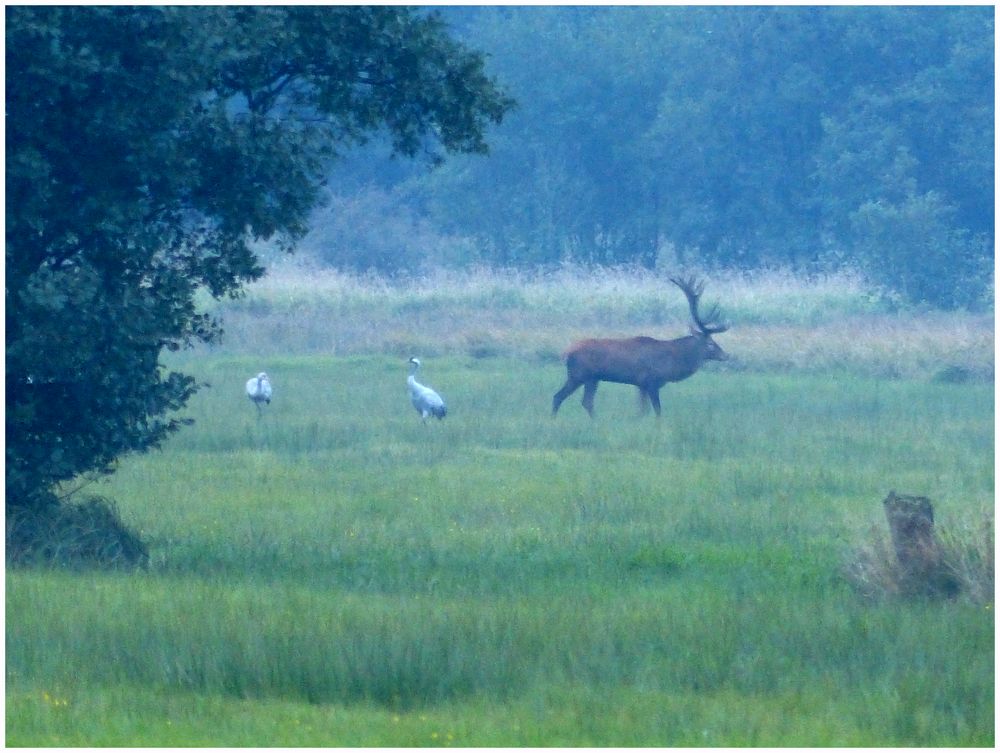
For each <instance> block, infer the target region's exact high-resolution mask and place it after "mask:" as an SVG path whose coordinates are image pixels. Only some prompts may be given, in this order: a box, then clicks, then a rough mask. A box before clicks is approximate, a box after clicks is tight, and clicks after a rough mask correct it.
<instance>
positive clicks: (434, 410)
mask: <svg viewBox="0 0 1000 753" xmlns="http://www.w3.org/2000/svg"><path fill="white" fill-rule="evenodd" d="M419 368H420V359H419V358H411V359H410V369H411V370H410V376H409V377H407V379H406V383H407V384H408V385H409V386H410V402H411V403H413V407H414V408H416V409H417V413H419V414H420V417H421V418H422V419H423V420H424V421H425V422H426V421H427V419H428V418H429V417H430V416H435V417H436V418H444V417H445V416H446V415H447V414H448V406H446V405H445V404H444V400H442V399H441V396H440V395H439V394H438V393H436V392H435V391H434V390H432V389H431V388H430V387H425V386H424V385H422V384H420V383H419V382H418V381H417V379H416V374H417V369H419Z"/></svg>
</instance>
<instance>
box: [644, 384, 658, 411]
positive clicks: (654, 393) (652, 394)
mask: <svg viewBox="0 0 1000 753" xmlns="http://www.w3.org/2000/svg"><path fill="white" fill-rule="evenodd" d="M646 394H647V395H649V402H650V403H651V404H652V406H653V412H654V413H656V417H657V418H659V417H660V391H659V390H658V389H656V388H652V387H651V388H650V389H649V390H647V391H646Z"/></svg>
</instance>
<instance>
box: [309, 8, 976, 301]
mask: <svg viewBox="0 0 1000 753" xmlns="http://www.w3.org/2000/svg"><path fill="white" fill-rule="evenodd" d="M447 18H448V19H449V20H450V21H452V22H453V23H454V24H455V26H456V28H457V29H458V30H459V33H460V34H461V35H462V38H464V39H465V40H467V41H468V42H469V43H471V44H475V45H476V46H477V47H480V48H482V49H485V50H488V51H489V52H490V55H491V58H490V64H491V69H492V70H493V71H495V72H496V73H497V75H498V76H500V77H502V79H503V80H504V81H505V82H506V83H507V84H508V85H509V87H510V90H511V92H512V93H513V94H514V95H515V96H516V97H517V98H518V101H519V102H520V104H521V106H520V107H519V108H518V110H517V111H516V112H515V113H513V114H512V115H511V117H510V118H508V119H507V120H506V121H505V123H504V124H503V126H502V127H501V128H499V129H498V130H497V132H496V136H495V139H494V142H493V147H494V148H493V158H492V159H490V160H483V161H479V162H473V161H470V160H465V159H457V160H454V161H450V162H449V164H447V165H446V166H445V167H444V168H443V169H442V170H439V171H436V172H434V173H432V174H419V175H417V174H410V175H406V174H403V175H400V171H399V170H398V169H397V168H395V167H391V168H382V167H374V166H371V165H367V166H366V165H352V166H351V169H350V170H349V171H348V170H345V171H344V172H338V173H337V175H338V177H340V176H343V177H345V178H346V179H347V180H348V182H347V183H345V184H343V186H342V188H343V189H344V190H341V191H339V193H338V199H339V201H340V203H339V204H338V210H339V211H341V212H344V211H346V212H347V213H348V214H350V207H349V206H345V204H349V203H350V202H352V201H356V202H360V203H363V204H364V205H365V206H366V207H369V208H371V209H373V208H374V205H377V204H378V203H379V200H380V197H381V202H382V203H383V204H384V205H385V206H386V207H388V208H391V211H392V215H393V216H394V217H399V216H400V214H401V212H405V211H409V212H411V213H413V216H414V218H415V222H416V220H417V219H419V220H424V221H426V222H428V223H430V225H431V226H432V227H435V228H437V229H438V232H439V235H440V236H441V237H440V238H439V239H438V241H439V242H437V243H428V246H429V248H428V249H426V250H422V249H420V248H413V241H412V237H411V238H410V239H408V241H407V242H406V243H402V244H397V247H401V248H404V249H410V250H411V251H412V257H407V256H406V255H397V256H396V257H390V258H386V257H385V256H384V255H381V256H379V255H376V257H375V258H374V259H371V260H369V259H366V258H365V256H364V255H360V254H355V255H354V256H351V257H348V259H347V261H349V262H353V263H354V264H355V265H356V266H359V267H363V266H364V265H365V263H366V262H367V261H372V262H374V264H373V266H382V267H383V268H387V269H388V270H390V271H391V269H392V265H396V266H398V267H401V268H404V269H405V268H407V266H409V267H411V268H412V267H414V266H417V265H419V264H420V263H421V260H422V259H423V258H429V259H430V260H431V261H432V262H433V261H437V258H436V257H435V255H436V254H440V251H439V249H440V248H442V247H443V245H446V244H448V243H451V244H452V246H453V247H454V253H455V254H458V256H459V258H464V253H465V252H464V249H469V248H471V249H476V250H477V252H478V254H479V255H480V256H479V258H478V259H477V261H480V262H487V263H495V264H513V265H534V264H556V263H559V262H561V261H564V260H574V261H580V262H595V263H600V264H620V263H625V264H641V265H644V266H649V267H651V266H654V265H656V264H658V263H659V264H666V265H668V266H669V265H675V264H685V263H694V264H700V265H705V266H726V267H742V268H754V267H760V266H765V265H785V266H792V267H797V268H804V269H807V270H809V269H811V270H815V269H818V268H825V267H829V266H853V267H856V268H858V269H859V270H861V271H862V272H864V273H865V274H866V275H867V276H868V277H869V278H870V279H871V280H872V281H873V282H875V283H879V284H881V285H883V286H885V287H886V288H888V289H889V290H892V291H895V292H897V293H898V294H899V295H900V296H901V297H902V298H903V299H904V300H907V301H911V302H928V303H931V304H933V305H938V306H945V307H951V306H961V305H969V304H970V303H971V302H974V301H975V300H976V298H977V297H979V296H982V295H984V294H989V292H990V291H991V287H990V285H989V282H990V279H991V270H992V262H991V259H992V250H993V249H992V242H993V232H994V216H993V206H994V193H993V180H994V171H993V166H994V154H993V143H994V138H993V134H994V124H993V121H994V81H993V70H994V67H993V46H994V40H993V11H992V9H991V8H986V7H978V8H977V7H933V8H932V7H921V8H894V7H846V8H835V7H826V8H804V7H649V6H645V7H613V8H599V7H554V8H538V7H530V8H511V7H500V8H496V7H494V8H473V9H469V8H455V9H449V10H448V12H447ZM352 175H360V176H361V177H360V178H358V179H357V181H356V182H350V178H351V176H352ZM335 190H336V188H335ZM336 225H337V223H336V217H334V216H331V215H324V214H322V213H321V214H320V216H319V217H318V219H317V222H316V245H321V244H322V243H323V241H322V239H323V237H324V235H323V233H324V232H325V231H329V232H330V233H334V231H336V229H337V227H336ZM380 229H381V227H380ZM373 230H374V226H373ZM358 234H359V226H358V224H357V223H355V224H354V227H353V228H352V234H351V236H350V237H351V241H352V244H353V247H354V248H357V247H359V246H362V245H363V244H360V243H359V238H358ZM459 240H460V241H461V243H459ZM440 241H444V242H445V243H444V244H442V243H441V242H440ZM311 242H312V238H310V239H307V243H311ZM380 243H381V244H386V243H387V241H386V240H385V239H384V238H382V240H381V241H380ZM329 248H330V249H331V254H337V253H339V252H340V251H341V249H340V247H339V246H338V244H336V243H333V244H330V245H329ZM334 261H336V257H334Z"/></svg>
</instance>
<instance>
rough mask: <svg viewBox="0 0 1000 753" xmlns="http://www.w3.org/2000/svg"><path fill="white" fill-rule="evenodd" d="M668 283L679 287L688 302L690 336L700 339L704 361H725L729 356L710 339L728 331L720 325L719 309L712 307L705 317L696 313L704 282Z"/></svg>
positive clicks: (673, 280) (678, 280) (674, 279)
mask: <svg viewBox="0 0 1000 753" xmlns="http://www.w3.org/2000/svg"><path fill="white" fill-rule="evenodd" d="M670 282H672V283H673V284H674V285H676V286H677V287H679V288H680V289H681V290H682V291H683V292H684V295H685V297H686V298H687V301H688V308H690V309H691V320H692V321H693V322H694V324H693V325H692V327H691V334H692V335H694V336H695V337H698V338H700V339H702V341H703V343H704V347H705V359H706V360H709V361H725V360H727V359H728V358H729V355H728V354H727V353H726V351H724V350H723V349H722V348H720V347H719V345H718V343H716V342H715V340H713V339H712V335H717V334H719V333H720V332H725V331H726V330H727V329H729V325H728V324H722V323H720V321H719V319H720V316H721V315H720V313H719V307H718V306H717V305H716V306H712V308H711V309H709V311H708V313H707V314H706V315H705V316H701V315H700V314H699V313H698V299H699V298H701V294H702V293H703V292H704V290H705V283H704V282H697V281H696V280H695V278H694V277H690V278H688V279H687V280H685V279H683V278H677V277H671V278H670Z"/></svg>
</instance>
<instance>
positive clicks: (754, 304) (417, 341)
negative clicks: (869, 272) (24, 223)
mask: <svg viewBox="0 0 1000 753" xmlns="http://www.w3.org/2000/svg"><path fill="white" fill-rule="evenodd" d="M701 276H702V277H704V278H705V279H706V281H707V286H706V290H705V293H704V298H703V300H704V301H705V303H706V304H707V305H710V304H711V303H716V302H717V303H719V304H720V306H721V307H722V310H723V313H724V315H725V317H726V318H727V319H728V321H729V322H730V324H731V325H732V327H731V329H730V331H729V332H727V333H725V334H724V335H722V336H720V338H719V341H720V343H721V344H722V345H723V347H724V348H725V349H726V350H727V351H728V352H729V353H730V354H731V355H732V356H733V357H734V361H732V362H731V363H730V364H729V367H730V368H737V369H751V370H757V371H788V372H797V373H802V372H809V373H828V372H836V371H841V372H844V371H849V372H853V373H859V374H864V375H868V376H879V377H890V378H897V377H898V378H917V379H936V380H944V381H952V382H954V381H973V380H975V381H982V380H989V379H992V376H993V373H994V347H993V342H994V326H993V318H992V314H991V313H970V312H942V311H931V310H911V311H900V310H898V308H897V307H896V304H895V303H894V302H893V300H892V298H891V297H890V296H887V295H883V294H882V293H881V292H880V291H878V290H877V289H874V288H872V287H871V286H870V285H868V284H867V283H866V282H865V281H864V280H863V279H862V278H861V277H860V276H858V275H856V274H850V273H837V274H827V275H815V276H811V277H803V276H801V275H795V274H792V273H791V272H788V271H787V270H771V271H763V272H754V273H737V272H722V273H713V274H711V275H708V274H702V275H701ZM205 305H206V307H207V308H209V310H212V311H213V312H214V313H216V314H217V315H218V316H219V317H220V318H221V319H222V321H223V323H224V326H225V329H226V336H225V340H224V342H223V344H222V346H221V348H220V349H221V351H222V352H229V353H252V354H257V355H260V356H272V357H273V356H280V355H291V354H315V353H324V354H329V355H338V356H343V355H357V354H393V355H400V356H403V355H409V354H412V353H423V354H425V355H450V354H467V355H471V356H474V357H489V356H509V357H516V358H531V359H541V360H555V359H557V358H558V356H559V354H560V353H561V352H562V351H563V350H564V349H565V348H566V346H567V345H569V343H570V342H572V341H573V340H575V339H579V338H582V337H594V336H607V337H626V336H632V335H638V334H645V335H650V336H654V337H662V338H670V337H678V336H681V335H684V334H686V332H687V329H688V321H689V315H688V309H687V303H686V300H685V299H684V296H683V295H681V294H680V291H678V290H677V289H676V288H675V287H674V286H673V285H672V284H671V283H670V282H669V280H668V277H667V275H666V273H662V272H657V271H649V270H641V269H634V268H583V267H579V266H569V265H567V266H564V267H562V268H559V269H556V270H548V271H524V270H494V269H473V270H467V271H454V270H445V269H440V270H436V271H433V272H430V273H427V274H425V275H423V276H419V277H413V278H404V279H387V278H382V277H378V276H358V275H353V274H348V273H343V272H338V271H336V270H332V269H329V268H316V267H310V266H309V263H308V262H307V261H296V260H292V261H286V262H284V263H282V264H279V265H276V266H275V267H273V268H272V269H271V271H270V272H269V274H268V275H267V277H265V278H264V279H263V280H261V281H259V282H258V283H256V284H254V285H252V286H250V287H249V288H248V290H247V295H246V297H244V298H242V299H240V300H237V301H228V302H222V303H216V302H208V301H206V302H205Z"/></svg>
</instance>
